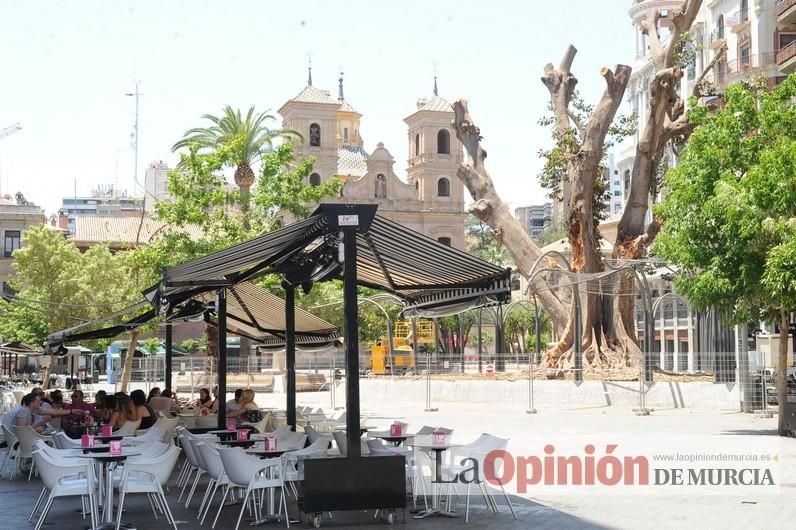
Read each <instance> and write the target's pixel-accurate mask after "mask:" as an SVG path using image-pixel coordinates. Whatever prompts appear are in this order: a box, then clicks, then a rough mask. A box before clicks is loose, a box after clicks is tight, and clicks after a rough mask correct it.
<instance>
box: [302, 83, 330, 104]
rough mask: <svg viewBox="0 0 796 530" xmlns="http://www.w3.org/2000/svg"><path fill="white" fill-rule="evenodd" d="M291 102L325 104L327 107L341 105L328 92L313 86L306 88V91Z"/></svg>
mask: <svg viewBox="0 0 796 530" xmlns="http://www.w3.org/2000/svg"><path fill="white" fill-rule="evenodd" d="M290 101H296V102H298V103H324V104H327V105H339V104H340V102H339V101H337V100H336V99H333V98H332V96H331V95H329V91H328V90H321V89H319V88H315V87H314V86H312V85H307V86H305V87H304V89H303V90H302V91H301V92H299V94H298V96H296V97H294V98H293V99H291V100H290Z"/></svg>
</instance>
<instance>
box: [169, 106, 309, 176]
mask: <svg viewBox="0 0 796 530" xmlns="http://www.w3.org/2000/svg"><path fill="white" fill-rule="evenodd" d="M202 119H203V120H208V121H210V122H211V123H212V125H211V126H210V127H196V128H193V129H189V130H188V131H186V132H185V135H184V136H183V138H182V140H180V141H179V142H177V143H175V144H174V146H172V148H171V149H172V151H178V150H180V149H184V148H190V147H191V146H195V147H196V148H198V149H202V150H204V151H205V152H211V153H212V152H215V151H217V150H218V149H220V148H228V149H230V155H231V157H230V159H229V161H230V163H231V164H232V165H235V166H239V167H240V166H251V165H252V164H253V163H255V162H257V161H259V160H260V157H261V156H262V155H263V154H264V153H265V152H268V151H270V149H271V147H272V143H273V141H274V140H275V139H276V138H288V139H289V138H291V137H296V138H299V139H301V134H299V133H298V132H296V131H293V130H291V129H269V128H268V127H267V126H266V123H267V122H270V121H273V120H275V117H274V116H273V115H271V114H268V112H267V111H266V112H256V111H255V110H254V106H253V105H252V106H251V107H249V111H248V112H247V113H246V115H245V116H243V115H242V114H241V112H240V109H233V108H232V107H231V106H229V105H226V106H225V107H224V109H223V111H222V114H221V116H214V115H212V114H205V115H203V116H202ZM183 162H184V161H183Z"/></svg>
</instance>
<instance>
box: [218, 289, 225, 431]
mask: <svg viewBox="0 0 796 530" xmlns="http://www.w3.org/2000/svg"><path fill="white" fill-rule="evenodd" d="M216 314H217V315H218V398H217V399H220V400H221V405H220V406H219V407H218V428H219V429H226V426H227V407H226V406H225V405H224V404H225V403H226V401H227V289H226V287H222V288H221V289H219V290H218V295H217V297H216Z"/></svg>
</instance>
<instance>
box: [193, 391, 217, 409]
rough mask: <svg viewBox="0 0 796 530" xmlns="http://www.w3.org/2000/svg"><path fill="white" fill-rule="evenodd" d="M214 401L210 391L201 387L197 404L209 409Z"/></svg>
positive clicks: (201, 407)
mask: <svg viewBox="0 0 796 530" xmlns="http://www.w3.org/2000/svg"><path fill="white" fill-rule="evenodd" d="M212 401H213V400H212V399H211V398H210V391H209V390H208V389H206V388H200V389H199V399H198V400H196V404H195V406H197V407H199V408H200V409H209V408H210V405H211V404H212Z"/></svg>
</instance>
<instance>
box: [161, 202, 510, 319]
mask: <svg viewBox="0 0 796 530" xmlns="http://www.w3.org/2000/svg"><path fill="white" fill-rule="evenodd" d="M376 209H377V206H376V205H346V204H322V205H320V206H319V207H318V208H317V209H316V211H315V212H314V213H313V215H312V216H311V217H310V218H308V219H306V220H305V221H301V222H298V223H295V224H292V225H289V226H287V227H285V228H282V229H279V230H275V231H273V232H269V233H267V234H263V235H261V236H258V237H256V238H253V239H251V240H249V241H246V242H244V243H241V244H238V245H234V246H232V247H229V248H227V249H223V250H220V251H217V252H214V253H212V254H209V255H207V256H205V257H202V258H198V259H195V260H192V261H189V262H187V263H184V264H182V265H178V266H176V267H171V268H169V269H167V270H166V272H165V274H164V279H163V283H162V284H161V286H160V288H159V292H158V293H157V296H155V295H154V294H152V296H151V299H152V300H153V301H154V302H155V303H157V304H160V305H162V304H164V303H165V304H167V305H174V304H179V303H181V302H182V301H183V300H185V298H186V297H191V296H195V295H197V294H200V293H203V292H207V291H212V290H216V289H218V288H221V287H230V286H233V285H235V284H236V283H238V282H240V281H243V280H245V279H250V278H254V277H257V276H259V275H262V274H267V273H282V274H284V275H285V278H286V280H287V281H288V282H290V283H291V284H293V285H295V286H297V285H300V284H306V283H311V282H314V281H322V280H328V279H331V278H342V276H343V264H341V263H340V262H339V260H338V247H339V244H340V235H339V232H340V227H341V226H350V225H351V224H353V223H356V226H357V227H358V228H357V282H358V283H359V284H360V285H363V286H367V287H372V288H376V289H380V290H383V291H386V292H389V293H392V294H395V295H396V296H398V297H400V298H401V299H402V300H403V301H404V304H405V307H406V308H407V309H412V308H425V309H430V308H440V307H444V306H446V305H454V304H462V303H467V302H474V301H478V303H479V304H482V303H500V302H504V301H506V300H508V299H509V298H510V296H511V290H510V283H509V280H510V277H511V271H510V269H504V268H501V267H498V266H496V265H493V264H491V263H488V262H486V261H484V260H482V259H479V258H476V257H474V256H471V255H469V254H467V253H466V252H462V251H460V250H457V249H454V248H451V247H448V246H447V245H443V244H442V243H439V242H438V241H435V240H434V239H432V238H430V237H427V236H425V235H423V234H420V233H418V232H415V231H414V230H411V229H409V228H407V227H405V226H403V225H400V224H398V223H396V222H394V221H391V220H389V219H386V218H384V217H381V216H378V215H376ZM230 299H231V300H232V298H230Z"/></svg>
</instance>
